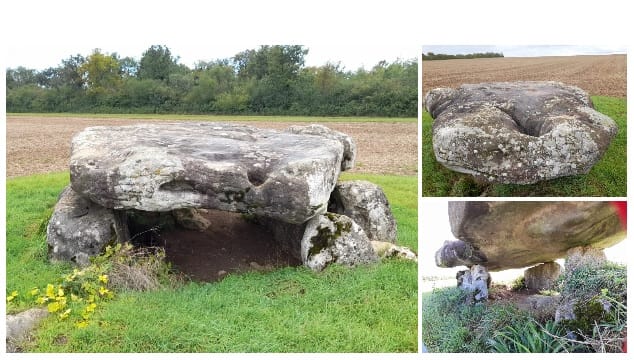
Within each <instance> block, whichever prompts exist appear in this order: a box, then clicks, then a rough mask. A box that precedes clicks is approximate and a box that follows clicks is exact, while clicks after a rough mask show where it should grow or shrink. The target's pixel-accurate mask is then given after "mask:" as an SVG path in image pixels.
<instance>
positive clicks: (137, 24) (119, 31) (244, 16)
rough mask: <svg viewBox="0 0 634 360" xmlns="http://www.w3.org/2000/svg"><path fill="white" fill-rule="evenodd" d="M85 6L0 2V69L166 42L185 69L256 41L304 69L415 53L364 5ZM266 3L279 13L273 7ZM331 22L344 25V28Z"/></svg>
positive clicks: (137, 52)
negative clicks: (293, 55) (295, 50)
mask: <svg viewBox="0 0 634 360" xmlns="http://www.w3.org/2000/svg"><path fill="white" fill-rule="evenodd" d="M398 3H403V1H400V0H399V1H396V5H398ZM90 4H91V2H86V1H78V0H68V1H55V0H51V1H35V0H20V1H4V2H2V5H0V25H1V26H4V27H5V28H4V29H3V31H2V34H3V36H2V38H3V39H2V41H3V43H4V44H3V45H5V49H6V52H5V54H4V55H6V56H5V59H4V64H3V65H4V67H5V68H6V67H12V68H15V67H17V66H25V67H27V68H33V69H38V70H42V69H45V68H48V67H53V66H57V65H59V64H60V63H61V61H62V60H63V59H67V58H68V57H70V56H71V55H75V54H81V55H84V56H87V55H89V54H90V53H91V52H92V50H93V49H95V48H99V49H101V51H102V52H106V53H112V52H116V53H117V54H118V55H120V56H121V57H125V56H130V57H134V58H136V59H137V60H138V59H140V58H141V56H142V53H143V52H144V51H145V50H147V49H148V48H149V47H150V46H152V45H165V46H167V47H168V48H169V49H170V51H171V53H172V55H175V56H179V57H180V59H179V63H181V64H185V65H187V66H189V67H192V66H193V65H194V64H195V63H196V62H198V61H201V60H202V61H210V60H215V59H220V58H229V57H232V56H234V55H236V54H237V53H238V52H241V51H244V50H247V49H256V48H257V47H259V46H260V45H266V44H268V45H272V44H289V45H304V46H306V47H307V48H308V49H309V53H308V55H307V56H306V58H305V60H306V66H321V65H324V64H325V63H326V62H333V63H337V62H340V63H341V66H343V67H344V68H345V69H346V70H352V71H354V70H357V69H358V68H359V67H364V68H366V69H370V68H372V67H373V66H374V65H376V64H377V63H378V62H379V61H381V60H386V61H388V62H394V61H396V60H398V59H402V60H408V59H413V58H417V57H418V56H419V50H420V46H419V45H418V43H417V42H415V41H414V40H413V39H402V41H391V39H390V38H388V34H389V33H388V32H386V31H385V29H383V28H381V27H375V26H371V24H370V22H371V21H372V17H373V16H374V17H381V9H378V8H377V9H370V10H371V11H370V14H369V15H370V16H368V17H351V16H350V15H349V14H351V13H353V12H355V11H356V9H357V8H358V4H357V3H354V2H353V3H351V4H348V3H346V2H337V1H331V0H324V1H320V2H314V3H312V4H311V3H310V2H308V3H303V5H297V3H296V2H293V1H275V0H272V1H268V2H266V1H265V2H256V1H250V0H246V1H245V0H242V1H240V2H232V1H225V2H220V1H213V2H211V1H209V2H205V1H195V0H179V1H171V2H170V1H160V0H159V1H152V2H146V1H122V0H109V1H107V2H98V3H95V4H99V5H98V6H94V5H93V6H91V5H90ZM274 5H278V8H279V7H284V8H285V9H286V10H283V11H276V10H275V9H276V8H275V6H274ZM2 7H6V8H7V9H5V11H2V10H3V9H2ZM247 9H248V10H247ZM249 10H250V11H249ZM284 11H289V12H292V11H295V12H296V14H295V15H293V14H288V15H286V14H285V13H284ZM297 12H300V13H301V14H299V15H298V14H297ZM357 12H358V11H357ZM410 16H411V15H410ZM1 17H5V18H4V19H2V18H1ZM366 21H368V23H367V24H366ZM382 22H383V23H384V24H386V25H387V26H390V25H389V22H385V21H382ZM337 24H342V25H344V24H345V25H346V28H347V29H346V31H342V29H341V28H340V27H338V26H337ZM4 35H6V36H4Z"/></svg>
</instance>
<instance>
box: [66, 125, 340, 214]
mask: <svg viewBox="0 0 634 360" xmlns="http://www.w3.org/2000/svg"><path fill="white" fill-rule="evenodd" d="M343 152H344V150H343V145H342V143H341V142H340V141H338V140H332V139H328V138H326V137H323V136H312V135H297V134H290V133H285V132H278V131H273V130H264V129H258V128H254V127H251V126H246V125H235V124H225V123H209V122H207V123H189V122H188V123H175V124H141V125H133V126H119V127H107V126H96V127H90V128H86V129H85V130H84V131H83V132H81V133H79V134H77V135H76V136H75V137H74V138H73V141H72V149H71V160H70V172H71V184H72V188H73V190H75V191H76V192H77V193H79V194H81V195H82V196H84V197H87V198H89V199H90V200H92V201H93V202H95V203H97V204H99V205H101V206H103V207H106V208H111V209H137V210H144V211H170V210H174V209H179V208H207V209H219V210H224V211H233V212H244V213H250V214H255V215H258V216H267V217H272V218H277V219H280V220H283V221H285V222H290V223H296V224H300V223H303V222H306V221H307V220H309V219H310V218H312V217H314V216H315V215H317V214H321V213H324V212H325V211H326V210H327V204H328V199H329V197H330V193H331V192H332V190H333V188H334V186H335V184H336V181H337V178H338V176H339V173H340V169H341V162H342V160H343Z"/></svg>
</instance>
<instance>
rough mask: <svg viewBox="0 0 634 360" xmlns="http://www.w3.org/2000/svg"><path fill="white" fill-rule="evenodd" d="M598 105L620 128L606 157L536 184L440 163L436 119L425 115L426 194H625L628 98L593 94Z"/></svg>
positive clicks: (423, 125) (598, 108) (423, 172)
mask: <svg viewBox="0 0 634 360" xmlns="http://www.w3.org/2000/svg"><path fill="white" fill-rule="evenodd" d="M592 101H593V102H594V105H595V108H596V109H597V110H598V111H600V112H602V113H604V114H606V115H608V116H609V117H611V118H612V119H614V121H615V122H616V123H617V125H618V127H619V131H618V133H617V135H616V137H615V138H614V140H612V143H611V144H610V147H609V148H608V150H607V151H606V153H605V154H604V156H603V158H602V159H601V160H600V161H599V162H597V163H596V164H595V165H594V167H593V168H592V169H591V170H590V172H589V173H588V174H586V175H576V176H567V177H563V178H558V179H553V180H548V181H542V182H540V183H537V184H532V185H505V184H498V185H490V184H481V183H477V182H476V181H474V179H473V177H472V176H471V175H466V174H461V173H457V172H454V171H451V170H449V169H447V168H445V167H444V166H442V165H440V164H439V163H438V162H437V161H436V158H435V156H434V151H433V148H432V136H431V125H432V121H433V120H432V118H431V116H430V115H429V113H427V112H423V117H422V132H423V133H422V134H421V136H422V152H423V153H422V159H421V160H422V182H423V184H422V188H423V189H422V191H423V196H481V195H486V196H622V197H625V196H626V193H627V101H626V99H621V98H612V97H605V96H593V97H592Z"/></svg>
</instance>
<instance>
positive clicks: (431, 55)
mask: <svg viewBox="0 0 634 360" xmlns="http://www.w3.org/2000/svg"><path fill="white" fill-rule="evenodd" d="M496 57H504V54H503V53H495V52H486V53H473V54H456V55H448V54H434V53H433V52H431V51H430V52H428V53H427V54H425V53H423V55H422V58H423V60H451V59H481V58H496Z"/></svg>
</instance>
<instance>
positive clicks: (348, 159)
mask: <svg viewBox="0 0 634 360" xmlns="http://www.w3.org/2000/svg"><path fill="white" fill-rule="evenodd" d="M286 132H289V133H291V134H301V135H315V136H321V137H323V138H326V139H331V140H337V141H339V142H340V143H341V144H342V145H343V160H342V161H341V171H346V170H350V169H352V168H353V167H354V161H355V159H356V157H357V145H356V144H355V143H354V141H353V140H352V138H351V137H350V136H349V135H347V134H344V133H342V132H339V131H336V130H332V129H330V128H328V127H325V126H323V125H318V124H311V125H305V126H304V125H293V126H291V127H289V128H288V129H286Z"/></svg>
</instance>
